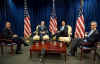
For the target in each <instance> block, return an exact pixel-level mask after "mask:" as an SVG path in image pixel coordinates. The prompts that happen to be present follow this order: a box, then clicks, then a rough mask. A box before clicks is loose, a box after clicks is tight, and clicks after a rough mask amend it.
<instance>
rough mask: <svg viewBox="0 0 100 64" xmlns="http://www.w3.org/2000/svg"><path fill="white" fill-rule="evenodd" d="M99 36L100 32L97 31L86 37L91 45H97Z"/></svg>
mask: <svg viewBox="0 0 100 64" xmlns="http://www.w3.org/2000/svg"><path fill="white" fill-rule="evenodd" d="M99 36H100V34H99V31H98V30H95V31H94V32H93V33H92V34H91V35H90V36H89V37H86V40H87V42H89V43H95V42H98V40H99Z"/></svg>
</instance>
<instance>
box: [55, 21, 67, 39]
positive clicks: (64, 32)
mask: <svg viewBox="0 0 100 64" xmlns="http://www.w3.org/2000/svg"><path fill="white" fill-rule="evenodd" d="M53 36H56V37H57V39H58V37H68V27H67V25H66V22H65V21H62V22H61V27H60V30H59V31H58V32H57V33H56V34H55V35H53Z"/></svg>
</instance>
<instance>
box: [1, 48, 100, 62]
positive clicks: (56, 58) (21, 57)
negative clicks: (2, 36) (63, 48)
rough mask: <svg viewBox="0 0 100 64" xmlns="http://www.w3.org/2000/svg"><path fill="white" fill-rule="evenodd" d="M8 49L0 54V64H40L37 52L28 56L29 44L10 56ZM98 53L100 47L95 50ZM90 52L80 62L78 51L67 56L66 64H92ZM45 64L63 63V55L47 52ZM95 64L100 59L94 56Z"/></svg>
mask: <svg viewBox="0 0 100 64" xmlns="http://www.w3.org/2000/svg"><path fill="white" fill-rule="evenodd" d="M8 52H9V51H7V52H5V54H4V55H3V56H1V55H0V64H42V63H40V57H39V53H33V57H32V59H31V58H30V56H29V46H28V47H23V54H15V55H14V56H11V55H10V54H9V53H8ZM97 52H98V53H99V54H100V49H98V51H97ZM91 57H92V55H91V54H87V55H85V56H84V58H83V61H81V62H80V53H77V56H75V57H72V56H71V57H69V56H68V57H67V59H66V60H67V62H66V64H92V60H91V59H89V58H91ZM45 64H64V55H63V54H62V55H60V54H54V55H53V54H49V55H47V56H46V57H45ZM96 64H100V59H99V58H98V57H97V58H96Z"/></svg>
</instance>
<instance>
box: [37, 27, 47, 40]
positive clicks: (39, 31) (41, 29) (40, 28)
mask: <svg viewBox="0 0 100 64" xmlns="http://www.w3.org/2000/svg"><path fill="white" fill-rule="evenodd" d="M41 32H45V33H44V34H42V33H41ZM38 33H39V35H40V38H42V36H44V35H46V34H48V30H47V27H46V26H39V27H38Z"/></svg>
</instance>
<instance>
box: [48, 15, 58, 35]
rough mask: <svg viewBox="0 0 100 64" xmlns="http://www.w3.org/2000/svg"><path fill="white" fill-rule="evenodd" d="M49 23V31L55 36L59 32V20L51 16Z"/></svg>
mask: <svg viewBox="0 0 100 64" xmlns="http://www.w3.org/2000/svg"><path fill="white" fill-rule="evenodd" d="M49 23H50V24H49V31H50V32H51V33H52V34H55V33H56V32H57V19H56V18H55V17H52V16H51V17H50V21H49Z"/></svg>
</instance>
